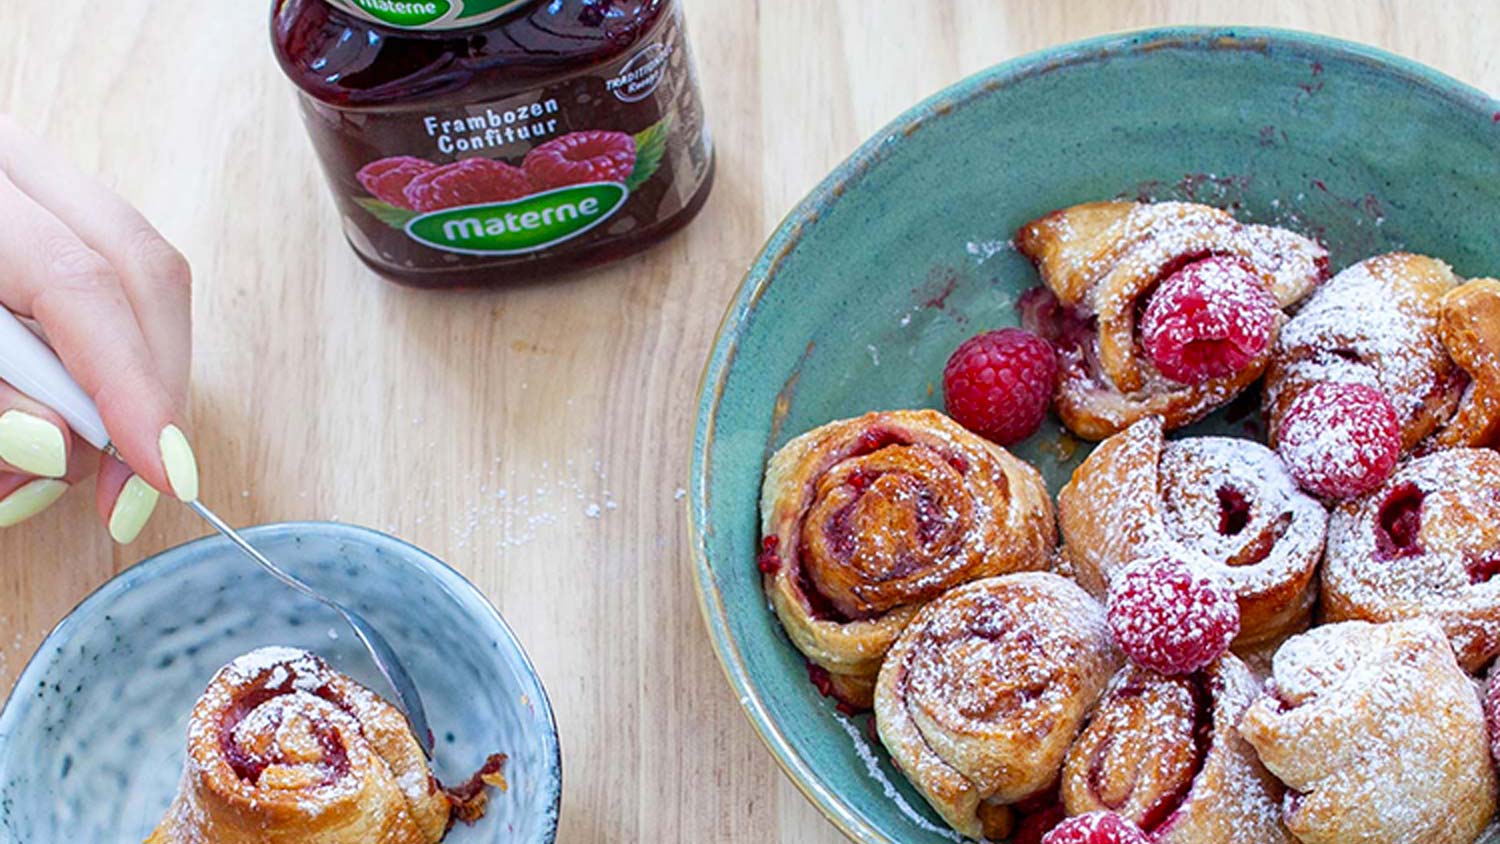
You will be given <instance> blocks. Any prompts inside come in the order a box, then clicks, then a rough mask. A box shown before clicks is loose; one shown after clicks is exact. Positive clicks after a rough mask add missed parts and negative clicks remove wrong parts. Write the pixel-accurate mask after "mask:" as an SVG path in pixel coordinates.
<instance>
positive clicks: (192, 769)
mask: <svg viewBox="0 0 1500 844" xmlns="http://www.w3.org/2000/svg"><path fill="white" fill-rule="evenodd" d="M500 762H503V757H499V756H496V757H492V758H491V760H490V762H489V763H488V764H487V765H486V767H485V772H488V775H487V776H486V777H484V780H485V781H490V780H491V779H492V778H493V777H495V776H497V775H498V773H499V763H500ZM494 781H495V782H497V783H498V782H499V780H494ZM466 791H467V793H466V794H465V795H464V798H463V799H462V800H459V799H455V798H454V797H453V796H452V795H451V794H450V793H449V792H447V791H445V790H444V789H443V788H442V787H441V786H440V785H439V784H438V782H437V780H436V779H435V778H433V776H432V773H431V771H430V770H429V769H428V767H427V762H426V759H425V758H424V757H423V755H422V750H421V748H420V747H419V746H418V744H417V741H416V739H415V738H414V737H413V736H412V734H411V730H410V728H409V727H408V726H407V723H406V720H405V718H403V717H402V715H401V713H400V712H398V711H396V709H394V708H393V707H392V706H391V705H390V704H388V703H386V702H385V701H383V700H381V699H380V698H379V697H377V696H376V695H375V694H374V693H373V692H371V691H369V690H368V689H365V688H364V687H363V686H360V685H359V684H357V683H355V682H354V681H353V680H350V679H349V678H348V677H345V676H344V675H342V674H340V673H339V672H337V671H335V670H333V669H332V668H330V667H329V666H328V664H327V663H325V662H323V660H321V659H319V658H318V657H316V656H314V655H313V654H310V653H307V652H305V651H300V650H295V649H292V648H261V649H260V650H256V651H252V652H251V653H249V654H246V655H245V656H242V657H240V658H238V659H236V660H234V661H233V662H231V663H230V664H229V665H227V666H225V667H224V668H222V669H220V671H219V673H218V674H217V675H215V677H214V679H213V681H212V682H211V683H210V684H209V687H208V689H207V691H205V692H204V693H203V696H202V697H201V698H200V699H199V700H198V703H197V705H196V706H195V707H194V708H193V714H192V719H191V721H190V723H189V728H188V756H187V763H186V765H185V766H184V770H183V775H182V783H181V785H180V787H179V789H178V792H177V796H176V798H175V799H174V800H173V801H172V804H171V807H170V808H169V809H168V810H167V813H166V816H165V817H164V818H163V819H162V821H161V824H160V825H159V826H157V828H156V830H155V831H154V832H153V833H152V834H151V837H150V838H148V839H147V844H208V842H212V844H370V842H380V844H434V843H435V842H437V841H440V840H441V839H442V838H443V836H444V834H445V833H446V832H447V830H448V827H449V826H450V824H451V823H452V820H453V819H455V818H457V819H463V820H467V821H472V820H474V819H477V817H478V815H479V814H480V813H482V811H483V800H484V797H483V792H482V788H469V789H466Z"/></svg>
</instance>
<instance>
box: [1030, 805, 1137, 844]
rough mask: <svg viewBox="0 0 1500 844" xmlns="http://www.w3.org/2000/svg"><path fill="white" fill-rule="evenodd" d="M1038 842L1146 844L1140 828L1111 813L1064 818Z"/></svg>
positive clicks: (1046, 843) (1049, 843)
mask: <svg viewBox="0 0 1500 844" xmlns="http://www.w3.org/2000/svg"><path fill="white" fill-rule="evenodd" d="M1042 844H1149V839H1147V838H1146V836H1145V835H1144V834H1143V833H1142V832H1141V830H1140V828H1139V827H1137V826H1136V825H1135V824H1133V823H1131V822H1130V821H1128V820H1126V819H1124V818H1122V817H1120V816H1119V815H1117V814H1115V813H1114V812H1109V811H1102V812H1089V813H1088V814H1086V815H1078V816H1077V817H1072V818H1068V819H1067V820H1065V821H1063V822H1062V823H1060V824H1058V825H1057V826H1055V827H1053V828H1052V831H1051V832H1049V833H1047V834H1046V835H1044V836H1042Z"/></svg>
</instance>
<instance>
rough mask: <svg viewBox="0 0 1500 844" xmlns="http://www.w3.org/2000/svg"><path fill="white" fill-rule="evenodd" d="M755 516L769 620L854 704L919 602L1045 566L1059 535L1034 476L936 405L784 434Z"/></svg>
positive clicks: (862, 699) (865, 701)
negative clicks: (797, 434)
mask: <svg viewBox="0 0 1500 844" xmlns="http://www.w3.org/2000/svg"><path fill="white" fill-rule="evenodd" d="M761 520H762V521H761V531H762V540H761V542H762V553H761V557H760V568H761V571H762V572H763V580H764V585H765V589H766V593H767V594H768V595H769V596H770V599H771V604H772V606H773V607H774V608H775V610H776V615H777V616H778V617H779V618H780V619H781V623H782V625H783V627H785V628H786V631H787V635H788V636H790V637H791V640H792V642H793V644H795V645H796V646H797V648H798V650H800V651H801V652H802V653H803V654H804V655H805V656H806V657H807V658H808V660H809V661H810V662H811V663H812V664H813V666H815V667H816V668H817V669H819V670H821V671H826V672H827V674H828V682H829V684H830V686H831V688H830V691H831V692H833V693H834V694H835V695H836V696H837V697H838V698H839V699H840V700H842V701H844V702H845V703H847V704H850V705H852V706H856V707H861V708H865V707H868V706H869V705H870V699H871V690H872V687H873V685H874V681H875V674H876V672H877V671H878V670H879V668H880V661H881V659H882V658H883V657H884V656H885V652H886V649H887V648H889V647H890V646H891V643H892V642H894V641H895V640H896V636H897V635H898V634H900V632H901V628H903V627H904V626H905V625H906V623H907V622H908V621H910V620H911V618H912V616H913V615H914V614H915V613H916V611H917V610H918V609H919V608H920V607H921V606H922V605H923V604H924V603H926V602H927V601H930V600H932V599H933V598H936V597H937V596H938V595H940V594H942V593H943V592H944V591H946V590H947V589H949V588H951V587H953V586H956V585H958V584H960V583H965V582H967V581H970V580H975V579H978V578H981V577H989V576H992V575H997V574H1005V573H1007V572H1014V571H1020V570H1025V569H1040V568H1043V567H1045V566H1046V564H1047V554H1048V553H1049V552H1050V551H1051V549H1052V547H1053V546H1054V545H1055V544H1056V527H1055V524H1054V520H1053V514H1052V504H1051V500H1050V498H1049V497H1048V495H1047V489H1046V486H1045V485H1044V484H1043V483H1042V478H1041V475H1040V474H1038V473H1037V471H1036V470H1035V469H1033V468H1032V467H1031V466H1029V465H1027V464H1026V463H1024V462H1023V461H1021V460H1019V459H1017V458H1015V457H1013V456H1011V455H1010V453H1008V452H1007V451H1005V449H1003V448H1001V447H1000V446H997V445H995V444H993V443H990V442H989V441H987V440H984V439H981V438H980V437H977V436H975V435H974V434H971V433H969V432H968V431H967V430H965V429H964V428H963V427H962V426H960V425H959V424H958V423H956V422H954V421H952V420H951V419H949V418H948V417H946V416H944V415H942V414H941V413H938V412H936V411H932V410H897V411H889V412H884V413H871V414H868V415H865V416H862V417H859V418H858V419H850V420H845V421H842V422H832V423H829V424H827V425H824V426H822V427H820V428H817V429H815V430H813V431H810V432H808V433H806V434H803V435H802V436H800V437H797V438H796V439H794V440H792V441H791V442H789V443H787V444H786V446H785V447H783V448H782V449H781V450H780V451H778V452H777V453H776V455H775V456H774V457H772V458H771V460H770V463H769V464H768V465H767V467H766V477H765V483H764V486H763V488H762V492H761Z"/></svg>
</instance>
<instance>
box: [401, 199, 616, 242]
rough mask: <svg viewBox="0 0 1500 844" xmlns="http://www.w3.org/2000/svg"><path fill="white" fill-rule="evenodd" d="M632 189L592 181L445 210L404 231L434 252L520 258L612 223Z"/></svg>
mask: <svg viewBox="0 0 1500 844" xmlns="http://www.w3.org/2000/svg"><path fill="white" fill-rule="evenodd" d="M629 196H630V191H628V190H626V189H625V186H624V185H622V184H618V183H616V182H590V183H588V184H582V185H569V186H567V187H563V188H557V189H555V190H550V191H547V192H546V193H534V194H532V195H531V196H523V197H521V198H520V199H513V200H511V201H509V202H493V203H487V204H484V205H466V206H463V207H460V208H444V209H443V210H441V211H433V212H432V213H430V214H423V215H422V216H420V217H417V218H415V219H413V220H412V221H411V222H409V223H407V224H406V233H407V234H409V235H411V237H412V238H413V239H415V240H417V241H420V242H421V243H425V244H427V245H428V246H431V247H433V248H434V249H443V250H446V251H448V252H460V253H463V254H466V255H519V254H522V253H525V252H535V251H537V250H539V249H546V248H547V247H549V246H553V245H555V244H558V243H562V242H563V241H565V240H569V239H571V238H574V237H577V236H578V235H580V234H583V233H584V232H586V231H588V230H589V229H591V228H593V227H594V226H597V225H599V224H600V223H602V222H604V221H605V220H607V219H609V217H610V216H611V215H613V214H614V213H615V212H616V211H618V210H620V206H621V205H624V204H625V199H626V198H627V197H629Z"/></svg>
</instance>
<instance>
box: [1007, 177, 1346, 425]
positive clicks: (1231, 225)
mask: <svg viewBox="0 0 1500 844" xmlns="http://www.w3.org/2000/svg"><path fill="white" fill-rule="evenodd" d="M1016 247H1017V249H1019V250H1020V252H1021V253H1022V254H1023V255H1025V256H1027V257H1028V258H1030V259H1031V260H1032V261H1033V262H1034V263H1035V264H1036V266H1037V270H1038V272H1039V273H1040V274H1041V277H1042V282H1043V284H1045V285H1046V286H1047V288H1048V289H1050V290H1051V291H1052V294H1053V295H1054V296H1056V297H1057V300H1058V302H1059V303H1060V304H1061V305H1062V307H1063V308H1064V309H1065V311H1066V313H1068V314H1069V315H1070V319H1073V320H1075V321H1079V322H1081V323H1082V324H1083V325H1084V326H1085V327H1084V328H1082V329H1080V331H1078V332H1065V335H1064V336H1063V337H1062V338H1061V341H1060V342H1059V343H1058V346H1059V348H1058V353H1059V359H1058V363H1059V371H1058V387H1057V392H1056V395H1055V401H1054V404H1055V406H1056V408H1057V412H1058V415H1059V416H1061V417H1062V420H1063V423H1064V424H1066V425H1067V426H1068V428H1069V429H1070V430H1071V431H1073V433H1075V434H1077V435H1078V436H1081V437H1084V438H1085V439H1091V440H1100V439H1104V438H1105V437H1108V436H1110V435H1111V434H1114V433H1116V432H1118V431H1120V430H1123V429H1124V428H1126V427H1128V426H1129V425H1130V424H1131V423H1133V422H1135V421H1136V420H1138V419H1142V418H1144V417H1146V416H1160V417H1162V419H1163V421H1164V422H1165V424H1166V426H1167V428H1169V429H1172V428H1179V427H1181V426H1183V425H1186V424H1188V423H1190V422H1193V421H1195V420H1197V419H1199V418H1201V417H1203V416H1204V415H1206V414H1208V413H1209V412H1210V411H1212V410H1214V409H1215V408H1217V407H1220V406H1222V405H1224V404H1225V403H1226V402H1228V401H1229V400H1230V399H1232V398H1234V397H1235V396H1236V395H1238V394H1239V393H1240V392H1241V391H1243V390H1244V389H1245V388H1246V387H1248V386H1249V385H1250V384H1252V383H1254V382H1255V380H1256V379H1258V378H1260V376H1261V374H1262V373H1263V372H1264V371H1265V368H1266V364H1267V363H1268V361H1269V359H1270V348H1271V347H1270V346H1269V345H1268V346H1267V348H1266V350H1265V352H1263V353H1262V354H1261V355H1260V356H1259V357H1258V358H1257V359H1256V360H1255V361H1253V362H1252V363H1251V365H1249V366H1247V367H1246V368H1245V369H1243V370H1241V371H1240V372H1238V373H1235V374H1233V375H1230V376H1225V377H1222V378H1215V379H1211V380H1209V381H1206V382H1204V383H1201V384H1194V385H1186V384H1179V383H1176V382H1173V381H1170V380H1168V379H1166V378H1165V377H1163V376H1162V375H1161V373H1159V372H1157V371H1156V368H1155V367H1154V366H1153V365H1152V364H1151V362H1150V360H1149V359H1148V358H1147V357H1146V356H1145V354H1144V352H1143V350H1142V349H1141V347H1140V343H1139V341H1138V338H1137V335H1138V331H1137V327H1136V316H1137V313H1138V311H1139V310H1140V305H1141V303H1142V302H1143V301H1144V299H1145V297H1147V296H1148V295H1149V294H1150V293H1151V291H1152V290H1154V289H1155V286H1156V284H1157V283H1158V282H1159V281H1161V279H1162V278H1164V277H1165V276H1166V275H1168V274H1170V273H1171V272H1172V271H1174V270H1175V269H1176V268H1177V267H1180V266H1181V265H1182V264H1183V263H1184V262H1186V261H1190V260H1195V259H1197V258H1201V257H1206V256H1208V255H1228V256H1234V257H1237V258H1239V259H1240V260H1241V262H1242V263H1244V265H1245V266H1247V267H1250V268H1252V269H1253V270H1254V271H1255V272H1256V273H1257V274H1258V275H1259V276H1260V278H1261V279H1262V281H1263V282H1264V283H1265V285H1266V288H1267V289H1268V290H1269V291H1271V293H1272V295H1273V296H1274V297H1275V298H1276V300H1277V303H1278V304H1279V305H1280V306H1281V307H1282V308H1287V307H1290V306H1291V305H1293V304H1294V303H1296V302H1297V301H1299V300H1300V299H1302V298H1303V297H1304V296H1306V295H1307V294H1308V293H1310V292H1311V291H1312V289H1313V288H1314V287H1315V286H1316V285H1317V284H1318V282H1319V281H1320V280H1321V279H1322V278H1323V276H1324V271H1325V268H1326V266H1327V260H1328V255H1327V252H1326V251H1325V250H1324V249H1323V248H1322V247H1321V246H1319V245H1318V244H1317V243H1316V242H1314V241H1312V240H1309V239H1308V238H1305V237H1302V236H1301V235H1298V234H1295V233H1293V232H1290V231H1287V230H1285V229H1279V228H1275V227H1272V226H1258V225H1245V224H1243V223H1240V222H1238V221H1237V220H1235V219H1234V217H1232V216H1230V215H1229V214H1228V213H1226V212H1224V211H1221V210H1219V209H1217V208H1211V207H1209V206H1207V205H1198V204H1195V203H1189V202H1158V203H1153V204H1142V203H1136V202H1090V203H1085V204H1083V205H1075V206H1073V207H1071V208H1064V209H1062V210H1060V211H1054V212H1052V213H1051V214H1048V215H1047V216H1045V217H1042V218H1040V219H1037V220H1033V221H1032V222H1030V223H1027V224H1026V225H1024V226H1022V227H1021V229H1020V230H1019V232H1017V234H1016ZM1075 334H1081V336H1076V337H1075V336H1074V335H1075Z"/></svg>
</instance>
